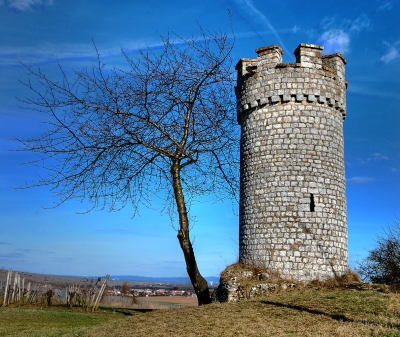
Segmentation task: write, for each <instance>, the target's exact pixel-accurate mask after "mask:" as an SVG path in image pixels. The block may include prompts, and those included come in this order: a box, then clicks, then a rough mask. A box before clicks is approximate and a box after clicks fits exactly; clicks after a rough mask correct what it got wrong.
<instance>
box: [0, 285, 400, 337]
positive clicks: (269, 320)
mask: <svg viewBox="0 0 400 337" xmlns="http://www.w3.org/2000/svg"><path fill="white" fill-rule="evenodd" d="M129 312H130V311H129ZM0 336H21V337H22V336H23V337H25V336H33V337H36V336H44V337H49V336H57V337H58V336H65V337H67V336H68V337H72V336H73V337H76V336H79V337H83V336H84V337H113V336H118V337H123V336H127V337H128V336H135V337H140V336H143V337H153V336H185V337H191V336H207V337H208V336H211V337H212V336H246V337H252V336H254V337H256V336H257V337H264V336H274V337H280V336H301V337H303V336H305V337H307V336H313V337H314V336H322V337H324V336H345V337H353V336H383V337H395V336H400V295H398V294H384V293H380V292H377V291H355V290H350V289H331V290H328V289H316V288H312V287H309V288H303V289H294V290H287V291H282V292H281V293H277V294H271V295H269V296H267V297H264V298H259V299H252V300H242V301H239V302H237V303H222V304H211V305H207V306H202V307H186V308H181V309H170V310H154V311H151V312H145V313H138V312H133V315H132V316H123V315H121V314H113V313H112V311H107V312H104V311H103V310H100V311H99V312H97V313H95V314H91V313H84V312H69V311H68V310H65V309H63V310H61V309H60V310H55V309H53V308H50V309H49V310H35V309H21V308H0Z"/></svg>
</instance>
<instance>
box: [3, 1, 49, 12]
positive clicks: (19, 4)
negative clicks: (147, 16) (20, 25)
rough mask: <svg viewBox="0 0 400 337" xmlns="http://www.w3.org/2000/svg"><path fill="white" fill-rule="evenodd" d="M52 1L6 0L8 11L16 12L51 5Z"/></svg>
mask: <svg viewBox="0 0 400 337" xmlns="http://www.w3.org/2000/svg"><path fill="white" fill-rule="evenodd" d="M52 3H53V0H7V5H8V7H9V8H10V9H13V10H17V11H26V10H28V9H31V8H33V7H35V6H38V5H39V6H47V5H51V4H52Z"/></svg>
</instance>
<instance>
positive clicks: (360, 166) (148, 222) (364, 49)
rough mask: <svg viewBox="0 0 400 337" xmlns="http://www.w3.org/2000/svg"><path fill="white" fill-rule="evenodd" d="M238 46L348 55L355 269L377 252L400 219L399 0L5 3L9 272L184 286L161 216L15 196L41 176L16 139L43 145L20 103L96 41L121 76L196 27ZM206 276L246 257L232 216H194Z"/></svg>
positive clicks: (3, 251) (3, 162) (2, 256)
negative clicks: (147, 52)
mask: <svg viewBox="0 0 400 337" xmlns="http://www.w3.org/2000/svg"><path fill="white" fill-rule="evenodd" d="M228 9H229V10H230V11H231V13H233V17H232V26H233V29H234V32H235V36H236V44H235V48H234V51H233V55H232V56H233V59H234V60H239V58H241V57H256V54H255V52H254V50H255V49H256V48H259V47H262V46H265V45H271V44H279V45H280V46H281V47H282V48H283V50H284V52H285V55H284V62H293V61H294V56H293V51H294V49H295V48H296V47H297V46H298V44H299V43H301V42H307V43H316V44H320V45H323V46H324V47H325V50H324V53H332V52H341V53H342V54H344V55H345V57H346V59H347V61H348V64H347V66H346V72H347V74H346V78H347V80H348V81H349V86H348V90H347V118H346V120H345V122H344V130H345V161H346V180H347V203H348V227H349V260H350V264H351V265H354V263H355V262H356V261H358V260H360V259H362V258H363V257H365V256H366V254H367V250H368V249H371V248H373V247H374V245H375V242H374V239H375V236H376V234H379V233H382V229H383V227H385V226H386V225H387V224H388V223H390V222H392V221H393V220H394V219H395V215H397V216H400V178H399V175H400V165H399V164H400V111H399V110H400V108H399V106H400V24H399V21H398V13H400V3H399V1H394V0H392V1H386V0H366V1H354V0H346V1H343V0H337V1H335V2H334V3H332V2H329V1H322V2H321V1H314V0H313V1H294V0H290V1H282V0H280V1H265V0H226V1H219V0H213V1H211V0H203V1H192V0H185V1H180V0H178V1H160V0H158V1H157V0H148V1H127V0H119V1H104V0H103V1H101V0H79V1H78V0H69V1H61V0H0V22H1V23H0V267H3V268H13V269H15V270H21V271H31V272H40V273H51V274H64V275H81V276H89V275H104V274H106V273H109V274H114V275H117V274H119V275H121V274H130V275H146V276H186V271H185V264H184V261H183V256H182V253H181V251H180V247H179V244H178V241H177V239H176V233H175V230H174V228H173V224H171V222H170V219H169V218H168V216H167V215H163V214H161V213H160V212H159V211H160V209H159V208H157V207H155V209H141V212H140V216H137V217H135V218H132V210H131V209H129V208H126V209H124V210H122V211H120V212H115V213H107V212H106V211H93V212H90V213H88V214H77V212H82V211H84V210H85V209H86V207H87V205H85V204H84V203H78V202H76V201H71V202H67V203H65V204H63V205H62V206H60V207H58V208H50V209H49V207H51V206H52V205H53V204H54V202H55V201H56V200H55V199H54V198H53V197H52V196H51V193H50V191H49V189H48V188H34V189H24V190H20V189H15V188H16V187H19V186H23V185H24V183H25V181H27V182H31V181H33V180H34V179H35V174H36V173H37V172H38V171H37V169H36V168H35V167H32V166H29V165H21V163H23V162H26V161H29V160H31V159H32V158H33V156H32V154H30V153H23V152H10V151H6V150H7V149H13V148H15V147H16V145H17V144H16V143H15V141H13V140H12V139H13V138H14V137H17V138H18V137H19V138H24V137H30V136H37V135H39V134H40V133H41V130H42V129H43V125H42V124H41V123H40V117H41V116H39V115H38V114H37V113H35V112H34V111H31V110H27V109H23V108H21V107H20V103H19V102H18V100H17V99H16V98H15V97H16V96H17V97H25V96H26V95H29V93H28V92H27V91H26V89H25V88H24V86H22V85H21V83H20V82H19V80H22V81H24V80H26V78H27V77H26V70H25V69H24V67H22V66H21V64H20V62H22V63H24V64H26V65H32V66H40V68H41V69H42V70H43V71H45V72H46V73H47V74H49V75H52V74H54V73H55V72H54V70H55V67H56V60H57V59H58V60H59V61H60V62H61V64H62V65H63V67H64V68H65V69H67V71H71V69H73V68H75V69H81V68H82V67H84V66H86V65H88V63H89V62H90V60H91V59H93V57H94V48H93V44H92V39H93V40H94V41H95V42H96V45H97V47H98V49H99V52H100V54H101V56H102V58H103V61H105V62H106V63H107V64H110V65H115V66H117V67H119V66H124V65H123V63H122V58H121V53H120V50H121V48H123V49H124V50H125V51H127V52H128V53H130V54H132V55H134V54H135V53H136V51H137V49H138V48H140V47H144V46H149V47H154V48H156V47H157V46H158V45H159V43H160V35H162V34H166V33H167V32H168V30H172V31H174V32H176V33H177V34H179V35H182V36H191V35H198V33H199V30H198V26H197V21H198V22H199V23H200V24H201V25H202V27H203V28H205V29H207V30H211V31H215V30H219V29H221V30H222V31H226V32H230V29H231V28H230V21H229V15H228ZM190 211H191V214H192V215H193V216H195V217H196V222H195V223H194V225H193V229H192V238H194V249H195V253H196V255H197V259H198V263H199V267H200V271H201V272H202V274H203V275H205V276H217V275H218V274H219V273H220V271H221V270H223V268H224V267H225V266H226V265H227V264H229V263H233V262H235V261H236V260H237V256H238V249H237V241H238V217H237V205H236V204H234V205H233V206H232V204H231V203H229V202H226V203H224V204H221V203H209V202H206V201H204V202H203V203H200V204H197V205H194V206H192V207H191V210H190Z"/></svg>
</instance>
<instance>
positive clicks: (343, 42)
mask: <svg viewBox="0 0 400 337" xmlns="http://www.w3.org/2000/svg"><path fill="white" fill-rule="evenodd" d="M320 26H321V28H322V29H321V31H322V34H321V35H320V37H319V38H318V39H317V41H316V43H317V44H321V45H322V46H324V51H325V53H335V52H340V53H342V54H345V53H349V52H350V42H351V39H352V38H353V37H354V36H355V35H356V34H357V33H360V32H362V31H365V30H368V29H369V28H370V27H371V23H370V19H369V18H368V16H367V15H366V14H361V15H360V16H359V17H357V18H356V19H348V18H341V19H339V18H338V17H337V16H332V17H325V18H324V19H323V20H322V21H321V23H320Z"/></svg>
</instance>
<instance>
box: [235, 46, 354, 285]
mask: <svg viewBox="0 0 400 337" xmlns="http://www.w3.org/2000/svg"><path fill="white" fill-rule="evenodd" d="M322 50H323V47H321V46H317V45H313V44H305V43H302V44H300V45H299V46H298V47H297V48H296V50H295V52H294V54H295V56H296V62H295V63H282V55H283V51H282V49H281V48H280V47H279V46H278V45H272V46H267V47H262V48H259V49H257V50H256V52H257V54H258V57H257V58H255V59H249V58H243V59H241V60H240V61H239V62H238V64H237V65H236V69H237V75H238V78H237V86H236V88H235V92H236V97H237V117H238V122H239V124H240V125H241V130H242V133H241V195H240V206H239V222H240V224H239V226H240V227H239V259H240V261H242V262H245V263H260V264H263V265H265V266H266V267H268V268H269V269H271V270H276V271H278V272H280V274H282V275H283V276H285V277H288V278H294V279H298V280H304V281H308V280H313V279H317V278H321V279H325V278H328V277H331V276H335V275H340V274H343V273H344V272H345V271H346V270H347V215H346V196H345V178H344V151H343V123H342V122H343V120H344V118H345V116H346V87H347V82H346V81H345V68H344V66H345V64H346V60H345V58H344V57H343V56H342V55H341V54H331V55H325V56H322Z"/></svg>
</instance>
